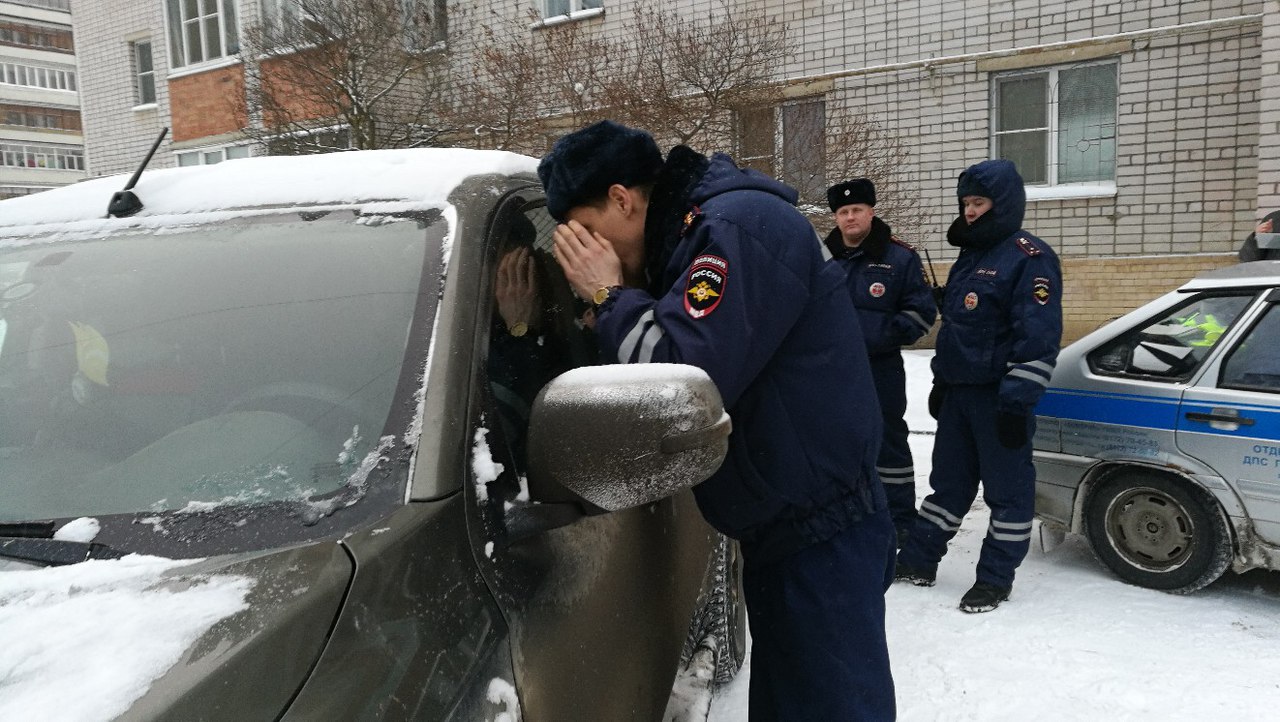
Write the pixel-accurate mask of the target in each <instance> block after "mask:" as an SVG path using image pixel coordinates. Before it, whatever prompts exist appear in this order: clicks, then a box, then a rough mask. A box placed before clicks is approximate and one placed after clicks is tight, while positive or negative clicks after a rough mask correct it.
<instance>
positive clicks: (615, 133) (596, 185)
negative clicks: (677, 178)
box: [538, 120, 662, 223]
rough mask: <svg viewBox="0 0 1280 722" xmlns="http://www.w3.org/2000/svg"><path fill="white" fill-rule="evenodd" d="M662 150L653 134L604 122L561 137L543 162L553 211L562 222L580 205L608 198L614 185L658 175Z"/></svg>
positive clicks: (542, 172)
mask: <svg viewBox="0 0 1280 722" xmlns="http://www.w3.org/2000/svg"><path fill="white" fill-rule="evenodd" d="M661 168H662V152H661V151H659V150H658V144H657V143H655V142H654V141H653V136H651V135H649V134H648V133H646V132H645V131H643V130H640V129H638V128H629V127H627V126H625V125H622V124H620V123H615V122H613V121H612V120H602V121H600V122H598V123H595V124H593V125H589V126H587V127H586V128H582V129H581V130H575V131H574V132H572V133H570V134H568V135H566V136H564V137H562V138H560V139H559V140H557V141H556V142H555V145H553V146H552V147H551V152H549V153H547V154H546V156H544V157H543V159H542V162H541V163H539V164H538V178H540V179H542V186H543V188H545V189H546V191H547V211H548V212H550V213H551V216H552V217H553V218H555V219H556V220H557V221H560V222H561V223H563V222H564V217H565V214H566V213H568V212H569V209H571V208H573V207H574V206H578V205H582V204H583V203H585V202H587V201H591V200H594V199H595V198H597V197H599V196H601V195H603V194H604V192H605V191H607V190H608V189H609V186H611V185H613V184H614V183H617V184H620V185H623V186H626V187H628V188H629V187H631V186H634V185H639V184H641V183H647V182H649V181H652V180H653V179H654V178H656V177H657V175H658V171H659V170H660V169H661Z"/></svg>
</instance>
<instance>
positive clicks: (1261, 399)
mask: <svg viewBox="0 0 1280 722" xmlns="http://www.w3.org/2000/svg"><path fill="white" fill-rule="evenodd" d="M1036 414H1037V431H1036V437H1035V465H1036V478H1037V481H1036V514H1037V516H1038V517H1039V518H1040V519H1041V521H1042V522H1044V523H1045V525H1046V528H1048V529H1055V528H1056V529H1059V530H1062V529H1065V530H1069V531H1073V532H1077V533H1083V534H1084V535H1086V536H1087V538H1088V539H1089V543H1090V545H1091V546H1092V547H1093V550H1094V552H1095V553H1096V554H1097V556H1098V558H1099V559H1100V560H1101V561H1102V562H1103V563H1104V564H1106V566H1108V567H1109V568H1110V569H1111V570H1112V571H1113V572H1115V574H1116V575H1118V576H1119V577H1120V578H1121V579H1123V580H1125V581H1127V582H1130V583H1133V584H1137V585H1141V586H1144V587H1150V588H1153V589H1162V590H1166V591H1170V592H1178V593H1188V592H1192V591H1195V590H1197V589H1200V588H1202V587H1204V586H1205V585H1207V584H1210V583H1211V582H1213V581H1214V580H1215V579H1217V578H1218V577H1219V576H1221V575H1222V574H1223V572H1225V571H1226V570H1227V568H1228V567H1230V568H1231V569H1233V570H1235V571H1237V572H1242V571H1246V570H1249V569H1255V568H1263V569H1280V261H1258V262H1254V263H1245V264H1240V265H1237V266H1232V267H1229V268H1222V269H1218V270H1214V271H1210V272H1207V273H1205V274H1202V275H1201V276H1199V277H1197V278H1196V279H1194V280H1193V281H1191V282H1189V283H1187V284H1185V285H1183V286H1182V287H1181V288H1179V289H1177V290H1176V291H1173V292H1171V293H1168V294H1165V295H1164V296H1162V297H1160V298H1158V299H1156V300H1154V301H1152V302H1150V303H1148V304H1147V305H1145V306H1143V307H1141V308H1139V309H1137V310H1135V311H1133V312H1131V313H1129V314H1127V315H1125V316H1123V317H1121V318H1119V319H1116V320H1115V321H1112V322H1111V323H1109V324H1107V325H1105V326H1103V327H1102V328H1100V329H1098V330H1096V331H1094V332H1093V333H1091V334H1089V335H1088V336H1085V337H1084V338H1082V339H1080V340H1079V341H1077V342H1075V343H1073V344H1071V345H1070V346H1068V347H1067V348H1065V349H1063V351H1062V353H1061V354H1060V355H1059V357H1058V363H1057V368H1056V370H1055V371H1054V374H1053V379H1052V381H1051V383H1050V387H1049V389H1048V391H1047V392H1046V394H1045V396H1044V397H1043V399H1042V400H1041V401H1040V403H1039V405H1038V406H1037V407H1036Z"/></svg>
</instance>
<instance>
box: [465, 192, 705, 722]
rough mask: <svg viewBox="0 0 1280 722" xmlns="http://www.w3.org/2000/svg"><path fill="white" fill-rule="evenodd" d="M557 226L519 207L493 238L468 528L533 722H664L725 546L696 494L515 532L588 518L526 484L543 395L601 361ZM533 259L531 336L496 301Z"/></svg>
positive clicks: (482, 316)
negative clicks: (559, 251) (555, 250)
mask: <svg viewBox="0 0 1280 722" xmlns="http://www.w3.org/2000/svg"><path fill="white" fill-rule="evenodd" d="M554 226H555V224H554V221H553V220H552V219H551V218H550V216H549V214H548V213H547V212H546V210H545V208H543V207H542V206H541V205H540V203H528V202H525V201H524V200H523V199H520V198H516V199H511V200H510V201H508V203H507V204H506V205H504V206H503V207H501V208H500V209H499V212H498V213H497V214H496V217H495V220H494V222H493V225H492V227H491V231H490V233H489V238H488V243H489V246H490V247H489V249H488V251H487V254H488V255H487V258H486V259H485V267H486V268H487V269H488V270H487V273H486V276H485V277H486V278H490V279H494V280H493V283H492V284H488V285H487V286H486V287H485V288H484V289H483V291H482V294H483V295H482V297H481V298H480V299H479V300H478V302H477V304H476V309H477V313H478V314H479V318H478V320H477V322H476V327H477V329H480V332H479V334H478V335H479V336H481V337H482V339H481V341H480V343H479V348H480V352H479V353H477V355H476V356H477V358H478V359H479V360H480V363H479V364H478V368H477V369H476V383H474V384H473V387H472V388H473V393H472V395H471V415H470V421H471V426H470V435H469V442H470V443H471V444H472V463H471V464H470V467H471V468H470V473H471V479H470V481H471V483H470V484H468V485H467V488H466V489H465V493H466V495H467V506H468V524H469V526H470V527H471V537H472V543H473V546H474V549H475V554H476V562H477V564H478V566H479V568H480V570H481V573H482V575H483V576H484V577H485V580H486V582H487V583H488V585H489V587H490V589H491V590H492V591H493V593H494V596H495V598H496V599H497V600H498V603H499V605H500V606H501V607H502V609H503V613H504V615H505V616H506V620H507V623H508V625H509V626H510V629H511V647H512V656H513V660H514V666H515V677H516V682H517V685H516V686H517V688H518V692H519V695H520V702H521V706H522V708H523V710H524V713H525V718H526V719H530V720H556V721H560V720H575V719H581V720H628V719H638V720H650V719H657V718H659V717H660V716H661V715H662V712H663V710H664V707H665V705H666V701H667V698H668V696H669V694H670V689H671V683H672V681H673V678H674V674H675V672H676V668H677V664H678V660H679V657H680V652H681V647H682V645H683V642H684V640H685V637H686V635H687V632H688V629H689V623H690V618H691V616H692V612H693V607H694V606H695V604H696V602H697V598H698V596H699V592H700V590H701V587H702V581H703V579H704V575H705V573H706V570H707V565H708V562H709V559H710V558H711V554H712V551H713V550H714V549H715V548H716V543H717V538H716V536H715V534H714V532H713V531H712V530H711V529H710V527H709V526H707V525H706V524H705V522H704V521H703V520H702V518H701V516H700V514H699V513H698V510H697V508H696V505H695V503H694V501H693V497H692V494H691V493H689V492H688V491H685V492H682V493H680V494H678V495H676V496H675V497H672V498H668V499H665V500H664V501H662V502H660V503H657V504H652V505H649V506H645V507H640V508H634V509H630V510H626V511H621V512H615V513H611V514H607V515H597V516H586V517H582V518H577V519H576V520H574V521H573V522H572V523H567V524H564V525H562V526H558V528H552V529H549V530H544V531H539V532H535V533H530V534H522V533H521V532H519V531H518V530H517V528H516V527H517V526H518V524H517V523H516V522H517V520H518V519H519V518H520V516H521V515H522V514H524V515H535V516H536V515H547V516H550V517H554V516H556V515H557V514H561V513H563V515H564V517H565V519H566V520H568V519H573V518H574V517H575V514H578V513H579V512H576V510H577V509H578V508H579V507H577V506H576V505H575V504H574V503H573V500H572V499H571V498H570V496H569V495H568V492H567V491H564V490H560V489H538V488H534V489H530V488H529V484H528V482H527V481H526V476H525V459H524V454H525V438H526V434H527V431H528V422H529V412H530V410H531V407H532V405H533V403H534V398H535V397H536V395H537V392H538V390H539V389H540V388H541V387H542V385H544V384H545V383H546V382H547V381H549V380H550V379H551V378H553V377H554V376H556V375H558V374H559V373H563V372H564V371H566V370H569V369H571V368H575V367H578V366H582V365H589V364H594V363H596V361H597V359H596V352H595V349H596V345H595V339H594V338H593V337H592V335H591V331H590V328H589V324H590V320H589V316H586V315H585V314H586V313H587V306H586V305H585V304H583V303H582V302H580V301H578V300H577V299H576V298H574V296H573V295H572V293H571V291H570V290H569V287H568V284H567V283H566V282H565V281H564V278H563V276H562V275H561V274H560V271H559V268H558V266H557V265H556V263H555V260H554V258H553V257H552V255H551V234H552V231H553V230H554ZM520 249H524V250H523V253H524V254H526V255H527V257H528V258H530V259H532V261H531V263H532V267H533V272H534V276H535V277H536V279H537V281H536V284H537V286H538V294H537V296H538V297H537V299H536V301H535V302H534V306H535V307H536V308H537V309H538V312H537V313H535V318H533V319H529V320H528V321H527V323H526V327H525V328H519V327H518V326H517V323H516V321H517V319H516V317H514V316H512V317H509V318H504V316H503V314H502V313H501V310H502V309H501V308H500V307H499V304H498V303H497V302H496V300H495V293H496V290H497V289H496V285H497V283H498V276H499V274H500V272H501V269H502V268H503V266H502V259H503V258H504V257H506V256H507V255H508V254H511V253H520V252H521V251H520ZM513 271H514V272H515V273H517V274H524V273H527V267H526V269H525V270H520V269H514V268H513V267H512V266H507V267H506V273H507V275H508V278H510V276H511V274H512V272H513ZM482 285H483V284H482ZM519 320H524V317H521V318H520V319H519ZM513 331H514V332H515V333H513ZM582 443H584V444H588V443H591V441H590V439H583V440H582ZM539 518H546V517H545V516H539ZM543 526H545V524H544V525H543Z"/></svg>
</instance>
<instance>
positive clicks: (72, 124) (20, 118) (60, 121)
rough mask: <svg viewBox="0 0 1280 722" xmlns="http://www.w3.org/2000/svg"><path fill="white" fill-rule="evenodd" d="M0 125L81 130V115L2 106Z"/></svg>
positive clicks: (24, 106)
mask: <svg viewBox="0 0 1280 722" xmlns="http://www.w3.org/2000/svg"><path fill="white" fill-rule="evenodd" d="M0 123H3V124H4V125H16V126H21V127H24V128H47V129H50V130H68V131H79V130H80V113H79V112H78V111H75V110H68V109H64V108H41V107H39V106H33V105H7V104H0Z"/></svg>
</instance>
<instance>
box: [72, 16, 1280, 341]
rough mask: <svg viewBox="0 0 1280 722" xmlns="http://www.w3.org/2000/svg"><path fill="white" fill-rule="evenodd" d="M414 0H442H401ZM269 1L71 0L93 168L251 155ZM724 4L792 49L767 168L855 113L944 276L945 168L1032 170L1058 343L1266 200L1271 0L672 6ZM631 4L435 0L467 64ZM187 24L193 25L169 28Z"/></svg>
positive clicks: (1125, 302) (788, 174)
mask: <svg viewBox="0 0 1280 722" xmlns="http://www.w3.org/2000/svg"><path fill="white" fill-rule="evenodd" d="M414 1H416V2H431V3H434V5H435V6H436V7H437V8H439V7H441V6H443V5H444V3H439V2H436V0H406V2H414ZM280 2H282V0H235V1H234V2H232V1H231V0H226V1H225V2H221V3H212V2H210V3H206V4H204V5H200V6H199V7H201V8H206V9H207V10H209V12H204V13H203V14H202V13H201V12H197V13H195V14H194V15H192V16H191V17H187V16H186V15H184V13H186V12H187V11H186V10H185V9H184V8H187V7H188V6H190V5H191V4H190V3H177V2H165V1H164V0H145V1H143V2H134V1H132V0H131V1H130V2H125V1H124V0H95V2H81V3H77V4H76V7H75V11H74V19H75V24H76V32H77V36H78V39H79V43H80V48H81V56H82V60H81V74H82V78H81V85H82V87H83V95H84V106H85V124H86V135H87V143H88V159H89V170H90V172H91V173H93V174H95V175H100V174H104V173H119V172H127V171H129V170H131V169H132V167H133V165H134V164H135V163H136V160H137V159H138V158H140V157H141V155H142V154H143V153H144V152H145V148H146V147H147V146H148V145H149V143H150V141H151V140H152V138H153V137H154V135H155V133H156V132H157V131H158V130H159V128H160V127H162V126H165V125H171V126H172V127H173V129H174V130H173V135H172V139H171V144H170V145H168V146H167V147H166V152H165V153H162V154H161V155H162V156H164V157H163V158H158V159H157V161H155V162H158V163H160V164H173V163H176V162H179V160H181V162H216V161H218V160H221V159H224V158H229V157H236V156H237V155H243V154H247V153H249V152H252V150H251V149H250V148H249V147H248V146H247V145H245V139H244V135H243V134H242V133H240V132H239V127H240V126H242V125H243V124H244V123H246V122H247V121H246V120H245V119H244V118H238V117H235V115H234V114H233V113H231V112H230V110H229V108H230V107H231V105H230V104H229V103H225V102H221V101H220V99H221V98H222V97H223V96H226V95H234V94H235V93H239V92H243V90H242V88H243V77H244V76H243V71H242V69H241V66H240V62H241V59H240V58H239V55H238V53H239V49H238V37H239V36H240V35H242V33H243V29H244V28H245V27H247V26H248V25H249V24H251V23H254V22H256V21H257V18H258V17H260V16H261V15H260V13H262V12H264V11H265V12H268V13H269V12H278V11H279V10H278V5H279V3H280ZM726 6H727V7H730V8H736V9H740V10H746V11H749V12H751V13H759V14H761V15H763V16H766V17H769V18H771V19H772V20H773V21H775V22H776V23H778V24H783V25H785V26H786V28H787V29H788V31H789V37H790V41H791V43H792V45H793V51H794V53H793V56H792V59H791V60H789V61H788V62H787V63H785V64H783V65H781V66H779V67H778V68H777V69H776V78H777V80H778V81H779V82H781V83H783V84H784V85H785V86H786V87H787V88H788V91H787V97H786V99H785V100H784V101H783V102H782V103H780V106H779V107H778V108H776V109H773V110H770V109H754V111H755V112H754V113H751V114H750V115H749V116H748V115H747V114H743V121H742V124H743V126H744V127H745V126H746V125H747V121H748V120H750V121H751V122H754V123H757V124H758V123H759V122H760V119H761V118H764V119H765V120H766V122H769V123H771V124H772V125H773V129H774V131H775V135H776V139H775V142H774V143H772V144H771V150H770V151H769V152H771V153H772V154H774V155H775V156H777V157H776V159H775V161H776V162H774V163H773V164H772V165H773V167H774V168H777V169H779V174H780V175H782V176H783V178H784V180H788V181H789V182H792V183H793V184H805V183H807V184H810V185H813V184H817V183H823V184H825V183H830V182H835V181H838V180H841V179H840V178H826V177H821V174H820V173H819V174H817V177H814V174H813V173H812V172H810V173H809V176H808V177H804V178H800V177H794V176H795V173H796V170H795V169H797V168H800V169H804V168H810V169H811V168H813V167H814V165H813V163H806V162H804V161H805V160H806V159H805V158H803V157H800V156H803V155H804V154H819V155H820V154H821V153H822V152H823V149H822V146H821V143H802V144H801V143H794V142H793V143H788V142H787V138H788V137H789V136H790V135H792V134H793V133H795V132H798V127H797V126H799V125H801V124H803V125H805V126H812V125H813V124H815V123H818V124H821V123H822V122H824V115H823V114H824V112H829V110H830V109H832V108H835V107H840V106H846V107H856V108H860V109H861V110H862V111H863V112H865V113H866V114H868V115H869V116H870V117H871V118H873V119H874V120H875V121H876V122H877V123H879V124H880V125H881V126H882V127H884V128H886V129H888V130H890V131H892V132H893V133H895V134H896V135H897V137H898V138H899V139H900V141H901V142H902V143H904V145H905V146H906V147H907V148H908V149H909V151H910V153H909V157H908V159H907V161H906V163H905V164H904V165H903V166H902V168H901V174H902V177H903V178H904V179H905V182H904V184H903V188H904V189H906V190H905V191H904V192H909V193H913V194H915V195H916V197H917V199H918V204H917V205H918V208H919V209H920V211H919V213H920V217H919V218H918V219H917V223H915V227H914V228H911V229H910V233H909V238H910V240H912V241H915V242H916V243H918V244H920V245H922V246H923V247H924V248H925V249H927V250H928V252H929V254H930V256H931V257H932V259H933V261H934V262H935V263H936V265H937V266H938V268H939V270H940V271H942V272H945V268H946V266H947V265H948V262H949V261H950V259H951V258H953V257H954V253H953V250H954V249H952V248H951V247H950V246H949V245H948V244H947V243H946V242H945V240H944V232H945V229H946V227H947V225H948V224H949V223H950V221H951V220H952V218H954V216H955V213H956V205H955V197H954V187H955V179H956V176H957V175H958V174H959V172H960V171H961V170H963V169H964V168H965V167H966V166H967V165H970V164H972V163H975V162H977V161H980V160H983V159H985V158H989V157H997V156H999V157H1008V158H1011V159H1012V160H1014V161H1015V162H1016V163H1017V164H1018V166H1019V169H1020V170H1021V171H1022V174H1023V176H1024V178H1025V179H1026V180H1027V182H1028V196H1029V198H1030V202H1029V204H1028V216H1027V221H1026V226H1027V227H1028V228H1029V229H1030V230H1031V231H1033V232H1035V233H1036V234H1038V235H1039V236H1041V237H1042V238H1044V239H1045V240H1047V241H1049V242H1050V243H1051V244H1052V245H1053V246H1054V247H1055V248H1056V249H1057V250H1058V252H1059V254H1060V255H1061V256H1062V257H1063V260H1064V274H1065V283H1066V286H1067V287H1066V289H1065V300H1066V303H1065V307H1066V309H1067V325H1068V329H1067V335H1068V337H1070V338H1074V337H1076V336H1078V335H1080V334H1081V333H1083V332H1085V331H1087V330H1089V329H1090V328H1092V327H1094V326H1095V325H1096V324H1097V323H1098V322H1100V321H1102V320H1105V319H1108V318H1111V317H1113V316H1115V315H1118V314H1119V313H1122V312H1124V311H1126V310H1128V309H1129V308H1132V307H1134V306H1136V305H1138V304H1139V303H1141V302H1143V301H1145V300H1147V299H1149V298H1151V297H1153V296H1154V295H1156V294H1157V293H1159V292H1162V291H1164V290H1167V289H1168V288H1170V287H1172V286H1174V285H1176V284H1178V283H1180V282H1182V281H1183V280H1186V279H1187V278H1188V277H1190V276H1192V275H1194V274H1195V273H1196V272H1197V271H1198V270H1201V269H1204V268H1209V267H1214V266H1218V265H1223V264H1227V263H1232V262H1234V251H1235V250H1236V248H1237V247H1238V246H1239V243H1240V241H1241V240H1242V239H1243V237H1244V236H1245V235H1246V234H1247V233H1248V231H1249V230H1250V229H1251V226H1252V225H1253V223H1254V221H1255V219H1257V218H1259V217H1260V216H1261V215H1262V214H1263V213H1265V212H1266V211H1268V210H1272V209H1274V208H1277V207H1280V144H1277V143H1273V142H1271V141H1272V139H1276V138H1280V116H1277V119H1275V120H1271V121H1264V120H1263V118H1264V117H1265V116H1266V115H1267V114H1268V113H1269V112H1270V111H1273V110H1280V89H1276V88H1271V87H1269V86H1264V84H1263V83H1262V82H1261V79H1262V77H1263V76H1264V73H1265V74H1268V75H1274V74H1275V72H1276V71H1277V70H1280V0H1265V1H1261V0H1251V1H1245V0H1190V1H1184V2H1177V1H1176V0H1150V1H1148V2H1133V1H1128V0H1126V1H1117V2H1094V1H1092V0H1064V1H1059V2H1044V1H1038V0H971V1H970V2H966V3H952V2H946V1H945V0H898V1H890V0H864V1H860V2H849V1H847V0H846V1H844V2H835V1H833V0H802V1H799V2H786V3H784V2H779V1H778V0H724V2H721V1H720V0H716V1H714V2H713V1H712V0H682V1H679V2H674V3H672V4H671V6H670V7H672V8H674V9H675V10H676V11H677V12H680V13H682V14H684V15H686V16H687V17H691V18H707V17H715V16H717V15H718V14H722V13H724V12H726V10H725V8H726ZM634 12H636V4H634V3H622V2H612V0H525V1H524V2H511V0H478V1H477V2H472V3H467V4H465V7H463V6H449V13H450V19H449V20H450V25H451V30H452V33H451V35H452V37H453V38H455V40H453V41H452V43H451V47H450V48H449V50H450V52H452V53H454V54H455V55H456V57H457V59H458V62H463V63H465V62H469V61H468V54H469V53H472V52H474V47H471V46H470V45H469V44H468V43H469V42H474V41H475V40H476V39H477V38H478V37H479V33H477V32H474V28H469V27H468V23H478V22H481V21H483V22H487V23H492V22H494V21H495V19H506V20H507V21H509V22H512V23H521V24H522V25H521V27H522V28H527V32H528V33H529V34H530V35H531V36H536V35H537V34H539V33H543V32H546V28H547V27H554V26H557V25H562V24H564V23H575V24H578V25H579V26H580V27H581V28H582V29H583V30H586V31H589V32H591V33H595V34H600V35H602V36H610V35H613V36H617V35H619V34H621V33H624V32H626V28H627V27H628V23H629V21H630V20H631V19H632V17H633V13H634ZM530 13H532V17H533V19H532V20H531V19H530V17H531V15H530ZM188 14H189V13H188ZM195 26H199V27H200V28H201V31H202V35H201V37H202V38H203V40H201V41H199V42H194V43H192V42H188V40H187V39H186V38H191V37H195V36H194V35H183V36H181V39H175V38H177V37H178V35H177V30H178V29H179V28H187V29H190V28H192V27H195ZM205 31H207V32H205ZM140 44H144V45H145V47H146V49H149V51H150V53H151V58H150V66H151V67H152V68H153V72H154V78H155V88H154V92H153V95H154V100H153V101H152V102H150V103H148V102H139V101H141V100H145V99H144V98H142V97H140V96H138V95H137V93H138V92H139V91H138V88H139V87H141V86H140V84H139V83H140V81H139V76H140V73H141V72H142V71H141V70H140V67H141V66H140V65H139V63H140V60H139V58H140V57H141V56H140V55H139V53H140ZM175 53H178V54H180V55H181V58H180V62H179V63H174V62H172V57H173V56H174V54H175ZM805 130H807V131H809V132H812V128H811V127H806V128H805ZM743 132H744V133H745V130H744V131H743ZM737 150H739V151H742V150H743V149H742V148H738V149H737ZM788 155H791V156H795V157H787V156H788Z"/></svg>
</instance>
